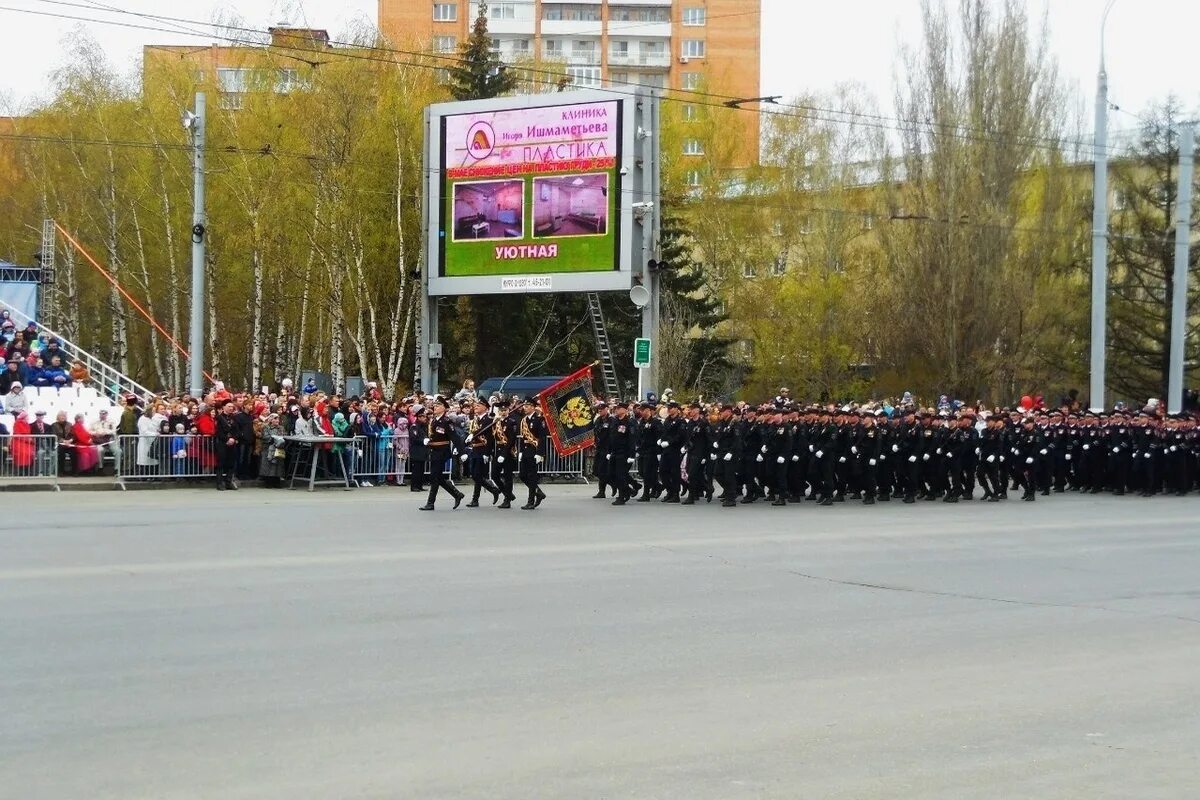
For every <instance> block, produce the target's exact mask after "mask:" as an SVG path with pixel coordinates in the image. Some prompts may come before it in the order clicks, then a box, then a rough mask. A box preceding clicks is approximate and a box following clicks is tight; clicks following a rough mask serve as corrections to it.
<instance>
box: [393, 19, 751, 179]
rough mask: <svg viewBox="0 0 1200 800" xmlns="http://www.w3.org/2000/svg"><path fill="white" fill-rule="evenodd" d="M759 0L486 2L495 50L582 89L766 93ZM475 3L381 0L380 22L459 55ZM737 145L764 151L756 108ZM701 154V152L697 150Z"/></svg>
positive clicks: (746, 152) (745, 152) (396, 37)
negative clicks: (560, 73) (543, 64)
mask: <svg viewBox="0 0 1200 800" xmlns="http://www.w3.org/2000/svg"><path fill="white" fill-rule="evenodd" d="M761 6H762V0H570V1H569V2H559V1H558V0H489V2H488V32H489V33H490V35H491V37H492V47H493V49H494V50H496V51H497V52H498V53H499V54H500V56H501V58H503V59H504V60H506V61H514V62H520V61H523V60H526V59H528V60H544V61H548V62H553V63H556V64H562V65H565V70H566V73H567V74H568V76H569V77H570V79H571V81H572V83H573V84H574V85H575V86H578V87H581V88H602V87H613V88H626V87H628V86H629V85H630V84H636V85H642V86H655V87H659V88H662V89H671V90H675V91H676V92H677V93H678V94H677V96H678V97H680V98H681V99H683V98H686V97H687V95H686V90H704V91H708V92H712V93H715V94H720V95H725V96H730V97H738V98H748V97H757V96H759V95H760V94H761V92H760V91H759V84H760V69H759V47H760V39H761V36H760V32H761ZM477 9H478V3H477V2H476V0H446V1H443V0H379V27H380V30H381V31H382V32H383V34H384V35H385V36H387V37H388V38H389V39H391V40H392V41H393V42H395V43H397V45H400V46H412V45H417V46H420V47H422V48H428V49H431V50H434V51H437V52H443V53H454V52H456V51H457V49H458V46H459V45H460V44H461V43H462V42H463V41H464V40H465V39H466V37H467V36H469V35H470V31H471V26H472V24H473V23H474V21H475V17H476V16H477V13H478V11H477ZM739 122H740V123H742V124H743V125H744V126H745V127H744V130H742V131H741V132H740V135H741V136H742V137H743V139H744V141H745V146H744V147H742V148H739V150H740V152H741V156H740V157H741V159H742V160H743V161H744V162H745V163H744V164H742V166H748V165H749V164H750V163H752V162H754V161H756V160H757V158H758V138H759V124H758V115H757V114H745V115H742V116H741V117H739ZM694 155H699V154H694Z"/></svg>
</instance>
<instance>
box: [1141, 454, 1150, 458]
mask: <svg viewBox="0 0 1200 800" xmlns="http://www.w3.org/2000/svg"><path fill="white" fill-rule="evenodd" d="M1150 455H1151V454H1150V453H1146V455H1144V456H1142V458H1149V457H1150Z"/></svg>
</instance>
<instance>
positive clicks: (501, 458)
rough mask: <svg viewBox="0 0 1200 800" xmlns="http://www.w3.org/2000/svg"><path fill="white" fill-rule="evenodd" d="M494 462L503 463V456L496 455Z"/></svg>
mask: <svg viewBox="0 0 1200 800" xmlns="http://www.w3.org/2000/svg"><path fill="white" fill-rule="evenodd" d="M605 458H612V456H605ZM496 463H497V464H503V463H504V456H496Z"/></svg>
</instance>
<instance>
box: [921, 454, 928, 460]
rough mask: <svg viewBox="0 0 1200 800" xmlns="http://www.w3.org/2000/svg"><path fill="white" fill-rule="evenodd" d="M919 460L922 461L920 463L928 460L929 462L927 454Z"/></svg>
mask: <svg viewBox="0 0 1200 800" xmlns="http://www.w3.org/2000/svg"><path fill="white" fill-rule="evenodd" d="M921 460H922V461H928V460H929V453H926V454H925V455H923V456H921Z"/></svg>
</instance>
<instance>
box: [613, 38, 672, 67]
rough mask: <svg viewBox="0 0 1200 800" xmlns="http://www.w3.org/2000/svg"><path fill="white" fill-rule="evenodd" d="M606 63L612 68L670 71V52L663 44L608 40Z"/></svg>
mask: <svg viewBox="0 0 1200 800" xmlns="http://www.w3.org/2000/svg"><path fill="white" fill-rule="evenodd" d="M608 63H609V66H612V67H632V68H639V69H650V70H653V69H670V67H671V52H670V50H669V49H668V48H667V46H666V44H665V43H663V42H640V41H636V40H635V41H628V40H625V41H613V40H612V39H610V40H609V48H608Z"/></svg>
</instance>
